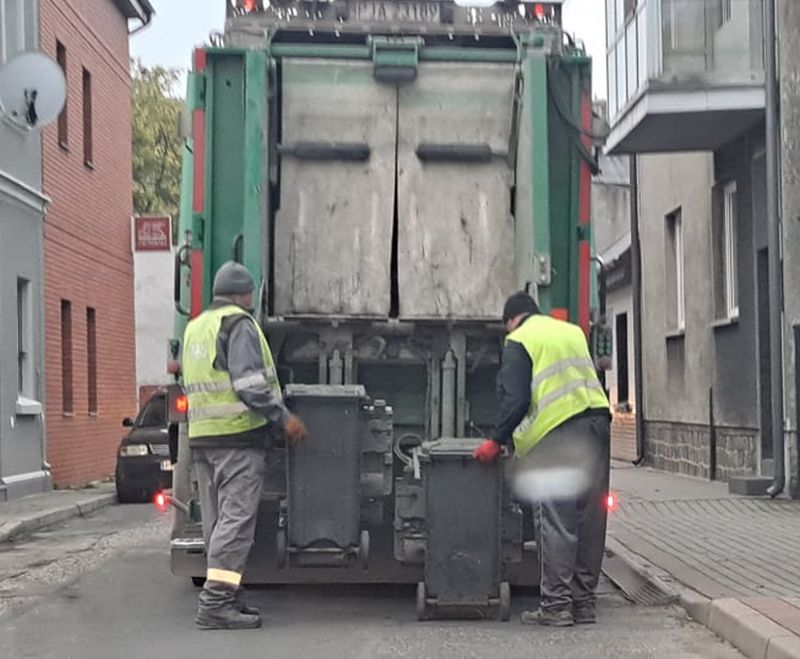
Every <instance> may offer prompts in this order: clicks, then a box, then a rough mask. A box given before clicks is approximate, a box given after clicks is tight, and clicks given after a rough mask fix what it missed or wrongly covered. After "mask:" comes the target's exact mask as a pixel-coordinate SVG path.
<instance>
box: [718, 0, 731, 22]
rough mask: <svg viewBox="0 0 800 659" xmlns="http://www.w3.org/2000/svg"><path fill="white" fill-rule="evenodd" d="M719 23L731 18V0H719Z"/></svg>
mask: <svg viewBox="0 0 800 659" xmlns="http://www.w3.org/2000/svg"><path fill="white" fill-rule="evenodd" d="M719 5H720V7H719V16H720V23H721V24H722V25H724V24H725V23H727V22H728V21H729V20H731V0H719Z"/></svg>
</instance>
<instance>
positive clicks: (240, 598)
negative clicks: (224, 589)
mask: <svg viewBox="0 0 800 659" xmlns="http://www.w3.org/2000/svg"><path fill="white" fill-rule="evenodd" d="M235 604H236V610H237V611H239V612H240V613H246V614H247V615H250V616H260V615H261V610H260V609H259V608H258V607H257V606H250V605H249V604H248V603H247V601H246V600H245V597H244V588H239V589H237V590H236V599H235Z"/></svg>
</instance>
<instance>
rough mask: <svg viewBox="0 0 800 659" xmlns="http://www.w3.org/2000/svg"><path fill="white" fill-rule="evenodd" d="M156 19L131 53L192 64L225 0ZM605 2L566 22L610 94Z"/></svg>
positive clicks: (574, 5) (165, 2)
mask: <svg viewBox="0 0 800 659" xmlns="http://www.w3.org/2000/svg"><path fill="white" fill-rule="evenodd" d="M151 3H152V5H153V6H154V7H155V10H156V16H155V18H154V19H153V23H152V24H151V25H150V27H148V28H147V29H146V30H144V31H143V32H140V33H139V34H137V35H135V36H134V37H133V38H132V39H131V56H132V57H141V58H142V60H143V61H144V63H145V64H147V65H150V66H153V65H156V64H161V65H163V66H171V67H180V68H183V69H186V68H188V67H189V66H190V64H191V53H192V48H193V47H194V46H197V45H200V44H202V43H204V42H206V41H208V34H209V32H212V31H214V30H220V31H221V30H222V28H223V25H224V22H225V2H224V0H151ZM604 5H605V3H604V2H603V0H566V4H565V6H564V26H565V27H566V29H567V30H568V31H569V32H571V33H572V34H574V35H575V36H576V37H577V38H578V39H581V40H582V41H583V42H584V43H585V44H586V49H587V50H588V51H589V54H590V55H591V56H592V59H593V70H594V80H593V86H594V95H595V96H596V97H600V98H605V96H606V71H605V69H606V67H605V11H604Z"/></svg>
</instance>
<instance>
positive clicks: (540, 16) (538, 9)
mask: <svg viewBox="0 0 800 659" xmlns="http://www.w3.org/2000/svg"><path fill="white" fill-rule="evenodd" d="M533 15H534V16H536V20H539V21H541V20H544V5H543V4H542V3H541V2H537V3H536V4H535V5H533Z"/></svg>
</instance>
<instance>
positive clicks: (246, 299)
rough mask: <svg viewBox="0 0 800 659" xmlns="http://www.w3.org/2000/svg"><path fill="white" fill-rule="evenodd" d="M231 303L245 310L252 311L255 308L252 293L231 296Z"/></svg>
mask: <svg viewBox="0 0 800 659" xmlns="http://www.w3.org/2000/svg"><path fill="white" fill-rule="evenodd" d="M229 298H230V300H231V302H233V303H234V304H237V305H239V306H240V307H242V308H243V309H248V310H250V309H252V308H253V294H252V293H244V294H242V295H230V296H229Z"/></svg>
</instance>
